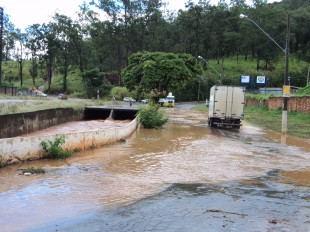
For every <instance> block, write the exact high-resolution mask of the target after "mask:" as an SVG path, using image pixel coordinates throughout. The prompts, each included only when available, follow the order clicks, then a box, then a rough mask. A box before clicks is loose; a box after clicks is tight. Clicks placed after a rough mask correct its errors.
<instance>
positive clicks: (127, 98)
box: [123, 97, 136, 102]
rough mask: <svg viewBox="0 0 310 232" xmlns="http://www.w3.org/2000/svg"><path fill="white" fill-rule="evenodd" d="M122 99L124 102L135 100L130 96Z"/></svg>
mask: <svg viewBox="0 0 310 232" xmlns="http://www.w3.org/2000/svg"><path fill="white" fill-rule="evenodd" d="M123 101H125V102H135V101H136V100H135V99H133V98H132V97H124V99H123Z"/></svg>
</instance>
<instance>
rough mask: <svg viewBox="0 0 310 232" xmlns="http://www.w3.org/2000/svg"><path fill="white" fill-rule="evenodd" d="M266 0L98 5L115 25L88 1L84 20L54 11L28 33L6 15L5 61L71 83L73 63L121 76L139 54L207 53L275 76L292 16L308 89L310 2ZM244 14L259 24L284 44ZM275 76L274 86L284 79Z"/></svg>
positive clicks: (293, 54) (96, 1)
mask: <svg viewBox="0 0 310 232" xmlns="http://www.w3.org/2000/svg"><path fill="white" fill-rule="evenodd" d="M265 2H266V1H265V0H253V4H252V5H251V6H249V5H247V4H246V3H245V1H244V0H231V1H223V0H221V1H219V4H218V5H216V6H214V5H210V4H209V3H208V1H207V0H202V1H199V4H195V3H193V2H191V1H188V3H187V7H186V9H185V10H179V11H178V12H169V11H167V10H166V8H165V6H164V5H165V2H164V1H161V0H153V1H145V0H131V1H122V0H93V1H92V3H91V5H92V7H95V9H98V10H99V11H100V12H102V13H104V14H105V15H106V16H108V20H104V21H102V20H100V17H99V15H98V14H96V13H95V12H94V11H93V10H91V9H92V8H91V7H90V6H89V5H87V4H86V3H85V4H83V5H82V6H80V12H78V19H77V20H73V19H71V18H69V17H68V16H66V15H60V14H57V13H55V14H54V16H53V18H52V19H51V21H50V23H47V24H46V23H44V24H36V25H30V26H29V27H28V28H27V30H26V32H25V33H21V31H20V30H19V29H18V28H15V27H14V22H11V21H10V18H9V17H8V16H7V15H6V14H5V12H4V19H5V20H4V31H3V39H2V43H3V55H2V57H3V60H19V61H21V60H23V59H31V64H32V65H31V68H30V69H29V70H27V71H29V73H30V75H31V77H32V79H33V80H34V82H35V79H36V78H41V77H47V79H48V80H49V82H51V77H52V73H53V72H55V71H58V72H59V73H61V74H62V75H63V76H64V80H65V79H66V76H67V75H68V68H69V67H71V66H73V65H74V66H76V67H78V69H79V70H80V73H81V74H83V73H84V72H85V71H87V70H92V69H94V68H97V69H99V70H100V71H101V72H105V73H109V75H115V76H117V77H119V76H120V73H121V70H122V69H124V68H125V67H126V66H127V64H128V57H129V56H130V55H131V54H133V53H136V52H138V51H150V52H155V51H159V52H169V53H187V54H191V55H193V56H194V57H198V56H199V55H200V56H202V57H204V58H205V59H208V60H209V59H213V60H218V63H219V64H220V63H222V64H223V65H224V60H225V59H227V58H229V57H230V58H231V57H234V58H235V60H236V62H241V61H246V60H247V59H252V60H253V59H254V60H255V61H256V69H257V70H259V69H265V70H269V71H272V70H274V69H275V68H276V67H275V64H276V63H284V62H282V61H283V59H284V54H283V50H281V49H279V47H282V48H285V46H286V44H285V41H286V31H287V25H288V15H290V44H289V49H290V58H291V59H292V60H296V62H297V63H298V62H301V64H302V65H301V66H300V67H301V69H300V70H298V71H296V72H295V74H294V75H295V76H296V78H295V79H294V81H295V83H293V84H294V85H297V86H298V85H300V86H301V85H303V86H304V85H305V82H304V77H303V75H304V73H306V72H307V70H306V69H307V68H308V66H309V62H310V52H309V47H310V42H309V41H310V30H309V29H310V26H309V25H310V1H309V0H283V1H281V2H275V3H272V4H267V3H265ZM240 14H243V15H246V16H247V17H248V18H249V19H251V20H253V21H254V22H255V23H257V25H259V26H260V27H261V28H262V29H263V30H264V31H266V32H267V33H268V34H269V35H270V36H271V37H272V38H273V39H274V40H275V41H276V42H277V43H278V45H279V46H276V45H275V43H274V42H273V41H272V40H271V39H269V38H268V37H267V36H266V35H265V34H264V33H263V32H262V31H261V30H260V29H259V28H258V27H257V26H255V25H254V24H253V23H252V22H251V21H249V20H246V19H244V18H240ZM105 18H107V17H105ZM298 64H299V63H298ZM296 66H297V65H296ZM294 68H295V67H294V66H292V67H291V69H292V70H293V69H294ZM281 70H282V69H281ZM276 75H279V77H278V78H275V80H277V79H279V82H280V81H282V80H283V74H281V73H280V72H279V74H276ZM298 75H299V76H300V77H299V76H298ZM6 76H8V75H6ZM81 76H82V75H81ZM275 84H276V83H275ZM281 84H283V83H281ZM279 85H280V83H279Z"/></svg>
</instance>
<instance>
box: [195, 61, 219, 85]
mask: <svg viewBox="0 0 310 232" xmlns="http://www.w3.org/2000/svg"><path fill="white" fill-rule="evenodd" d="M198 59H202V60H203V61H204V62H206V64H207V65H210V67H211V68H212V69H213V70H214V71H215V72H216V73H217V74H218V75H219V77H220V83H221V84H222V75H221V74H220V73H219V72H218V71H216V69H215V68H214V67H213V66H212V65H211V64H210V63H209V62H208V61H206V60H205V59H204V58H203V57H201V56H198Z"/></svg>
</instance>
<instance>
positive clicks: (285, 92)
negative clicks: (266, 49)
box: [240, 14, 290, 134]
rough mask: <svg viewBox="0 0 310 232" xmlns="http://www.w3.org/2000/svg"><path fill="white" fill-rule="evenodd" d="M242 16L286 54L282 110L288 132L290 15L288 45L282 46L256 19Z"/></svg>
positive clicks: (283, 130) (284, 126)
mask: <svg viewBox="0 0 310 232" xmlns="http://www.w3.org/2000/svg"><path fill="white" fill-rule="evenodd" d="M240 18H245V19H247V20H249V21H251V22H252V23H253V24H254V25H255V26H257V27H258V28H259V29H260V30H261V31H262V32H264V34H265V35H266V36H267V37H268V38H269V39H271V40H272V41H273V42H274V43H275V44H276V45H277V46H278V47H279V48H280V49H281V50H282V51H283V52H284V54H285V69H284V83H283V110H282V128H281V131H282V134H286V132H287V106H288V98H289V95H290V88H287V85H288V67H289V44H290V16H289V15H288V16H287V31H286V47H285V49H284V48H282V47H281V46H280V45H279V44H278V43H277V42H276V41H275V40H274V39H273V38H272V37H271V36H270V35H269V34H268V33H267V32H266V31H264V30H263V29H262V28H261V27H260V26H259V25H258V24H257V23H256V22H255V21H253V20H252V19H250V18H249V17H248V16H246V15H244V14H240Z"/></svg>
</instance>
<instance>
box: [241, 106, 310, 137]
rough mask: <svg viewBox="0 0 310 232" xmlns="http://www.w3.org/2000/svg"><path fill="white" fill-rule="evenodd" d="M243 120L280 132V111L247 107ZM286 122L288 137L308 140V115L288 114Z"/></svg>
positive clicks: (309, 120)
mask: <svg viewBox="0 0 310 232" xmlns="http://www.w3.org/2000/svg"><path fill="white" fill-rule="evenodd" d="M245 120H246V121H248V122H251V123H253V124H255V125H258V126H259V127H262V128H265V129H270V130H274V131H277V132H281V124H282V110H268V109H267V108H265V107H258V106H247V107H246V108H245ZM287 122H288V123H287V124H288V125H287V133H288V134H289V135H293V136H297V137H301V138H308V139H309V138H310V114H303V113H298V112H288V117H287Z"/></svg>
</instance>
